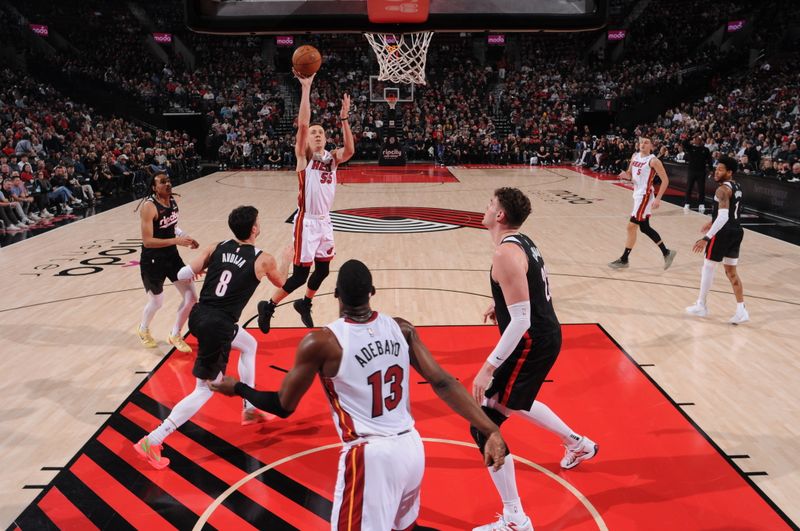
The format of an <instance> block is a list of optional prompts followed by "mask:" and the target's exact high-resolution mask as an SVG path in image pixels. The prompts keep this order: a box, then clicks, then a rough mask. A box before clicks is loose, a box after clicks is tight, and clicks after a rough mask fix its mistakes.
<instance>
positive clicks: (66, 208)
mask: <svg viewBox="0 0 800 531" xmlns="http://www.w3.org/2000/svg"><path fill="white" fill-rule="evenodd" d="M64 212H66V213H67V214H69V213H70V212H72V207H70V206H69V205H68V204H66V203H64Z"/></svg>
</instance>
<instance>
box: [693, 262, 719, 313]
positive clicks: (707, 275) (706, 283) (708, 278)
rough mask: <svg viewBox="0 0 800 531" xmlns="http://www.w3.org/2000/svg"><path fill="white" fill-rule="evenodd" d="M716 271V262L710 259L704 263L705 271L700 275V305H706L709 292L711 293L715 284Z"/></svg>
mask: <svg viewBox="0 0 800 531" xmlns="http://www.w3.org/2000/svg"><path fill="white" fill-rule="evenodd" d="M716 269H717V263H716V262H712V261H711V260H708V259H706V260H705V261H704V262H703V270H702V272H701V273H700V296H699V297H698V298H697V302H698V304H701V305H703V306H705V305H706V298H707V297H708V292H709V291H711V286H712V285H713V284H714V272H715V271H716Z"/></svg>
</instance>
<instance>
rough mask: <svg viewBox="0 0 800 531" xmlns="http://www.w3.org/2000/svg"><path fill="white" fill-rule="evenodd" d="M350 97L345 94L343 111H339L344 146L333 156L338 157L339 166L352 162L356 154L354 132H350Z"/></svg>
mask: <svg viewBox="0 0 800 531" xmlns="http://www.w3.org/2000/svg"><path fill="white" fill-rule="evenodd" d="M349 118H350V95H349V94H345V95H344V96H343V97H342V110H341V111H339V120H341V122H342V138H343V139H344V146H343V147H340V148H339V149H337V150H336V151H334V153H333V156H334V157H336V163H337V164H343V163H345V162H347V161H348V160H350V158H351V157H352V156H353V154H354V153H355V152H356V147H355V141H354V140H353V132H352V131H351V130H350V121H349Z"/></svg>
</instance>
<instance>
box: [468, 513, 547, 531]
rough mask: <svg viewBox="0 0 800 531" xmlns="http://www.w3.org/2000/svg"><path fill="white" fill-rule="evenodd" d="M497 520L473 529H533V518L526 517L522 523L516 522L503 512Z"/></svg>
mask: <svg viewBox="0 0 800 531" xmlns="http://www.w3.org/2000/svg"><path fill="white" fill-rule="evenodd" d="M497 518H498V519H497V521H495V522H492V523H490V524H486V525H481V526H478V527H473V528H472V531H533V524H532V523H531V519H530V518H528V517H527V516H526V517H525V522H524V523H522V524H515V523H514V522H509V521H508V520H506V519H505V518H503V515H502V514H498V515H497Z"/></svg>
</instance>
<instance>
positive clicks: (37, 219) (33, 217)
mask: <svg viewBox="0 0 800 531" xmlns="http://www.w3.org/2000/svg"><path fill="white" fill-rule="evenodd" d="M28 217H29V218H31V219H32V220H33V221H35V222H37V223H38V222H40V221H41V220H42V218H40V217H39V216H37V215H36V214H34V213H33V212H31V213H30V214H28Z"/></svg>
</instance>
